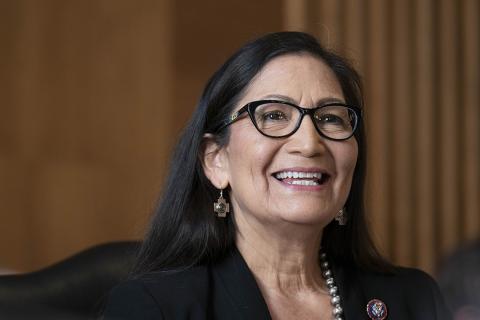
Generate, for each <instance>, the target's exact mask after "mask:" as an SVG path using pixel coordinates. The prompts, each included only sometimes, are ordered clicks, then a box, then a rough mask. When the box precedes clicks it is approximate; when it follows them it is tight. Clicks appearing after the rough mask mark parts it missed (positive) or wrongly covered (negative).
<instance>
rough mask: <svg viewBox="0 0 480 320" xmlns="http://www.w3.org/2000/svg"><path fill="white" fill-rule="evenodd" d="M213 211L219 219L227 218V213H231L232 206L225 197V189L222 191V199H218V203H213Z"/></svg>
mask: <svg viewBox="0 0 480 320" xmlns="http://www.w3.org/2000/svg"><path fill="white" fill-rule="evenodd" d="M213 211H214V212H215V213H216V214H217V217H219V218H225V217H226V216H227V212H230V204H229V203H228V202H227V200H225V198H224V197H223V189H220V197H218V200H217V202H214V203H213Z"/></svg>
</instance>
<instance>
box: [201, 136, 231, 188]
mask: <svg viewBox="0 0 480 320" xmlns="http://www.w3.org/2000/svg"><path fill="white" fill-rule="evenodd" d="M200 157H201V159H200V160H201V162H202V167H203V172H204V173H205V176H206V177H207V178H208V180H210V182H211V183H212V184H213V185H214V186H215V187H216V188H217V189H225V188H226V187H227V186H228V164H227V161H226V160H227V159H226V154H225V149H224V148H223V147H222V146H220V145H219V144H218V142H217V141H216V139H215V136H214V135H213V134H211V133H207V134H205V135H204V136H203V141H202V146H201V152H200Z"/></svg>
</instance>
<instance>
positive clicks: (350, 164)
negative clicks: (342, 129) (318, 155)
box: [335, 139, 358, 180]
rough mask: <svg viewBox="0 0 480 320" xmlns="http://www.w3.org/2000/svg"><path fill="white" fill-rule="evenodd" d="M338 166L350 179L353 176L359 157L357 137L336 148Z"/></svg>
mask: <svg viewBox="0 0 480 320" xmlns="http://www.w3.org/2000/svg"><path fill="white" fill-rule="evenodd" d="M336 154H337V156H336V157H335V158H336V162H337V168H339V169H340V170H341V171H342V175H345V177H346V178H348V179H349V180H350V179H351V178H352V177H353V172H354V171H355V166H356V164H357V158H358V144H357V141H356V140H355V139H352V141H348V143H347V144H345V145H341V146H339V148H338V149H337V150H336Z"/></svg>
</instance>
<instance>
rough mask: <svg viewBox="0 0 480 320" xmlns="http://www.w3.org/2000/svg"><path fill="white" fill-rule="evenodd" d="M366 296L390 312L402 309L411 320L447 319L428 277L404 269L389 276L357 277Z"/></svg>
mask: <svg viewBox="0 0 480 320" xmlns="http://www.w3.org/2000/svg"><path fill="white" fill-rule="evenodd" d="M357 276H358V278H359V279H358V280H359V281H360V283H361V286H362V288H363V291H364V293H365V294H366V296H369V297H371V298H372V299H373V298H379V299H380V300H382V301H383V300H384V302H385V303H386V304H387V306H388V305H390V306H392V309H393V308H394V307H398V306H402V305H403V306H406V307H407V308H406V309H407V310H409V312H411V315H409V317H410V318H411V319H417V317H418V319H451V317H450V312H449V310H448V308H447V307H446V304H445V302H444V299H443V297H442V294H441V292H440V289H439V287H438V285H437V283H436V281H435V280H434V278H433V277H432V276H431V275H429V274H428V273H426V272H424V271H422V270H419V269H415V268H406V267H395V268H393V269H392V270H391V271H390V272H371V271H360V272H358V273H357Z"/></svg>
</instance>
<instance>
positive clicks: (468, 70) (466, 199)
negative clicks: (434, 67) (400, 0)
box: [459, 0, 480, 240]
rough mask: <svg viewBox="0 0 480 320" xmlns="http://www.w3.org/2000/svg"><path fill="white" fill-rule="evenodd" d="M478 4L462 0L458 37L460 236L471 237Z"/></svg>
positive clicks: (475, 215)
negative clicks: (460, 110) (460, 126)
mask: <svg viewBox="0 0 480 320" xmlns="http://www.w3.org/2000/svg"><path fill="white" fill-rule="evenodd" d="M478 12H480V4H479V2H478V1H475V0H467V1H462V6H461V15H462V19H461V25H460V32H459V33H460V39H461V41H462V51H461V57H460V62H461V66H462V68H461V70H460V72H461V73H462V77H461V88H460V90H461V91H460V96H461V101H462V105H463V107H464V111H463V114H462V115H461V116H460V118H461V120H460V122H461V123H463V126H464V128H465V129H464V130H463V131H461V136H460V139H461V140H462V141H463V143H462V146H463V150H462V159H463V161H464V165H462V166H461V169H462V170H461V172H462V178H463V179H462V187H463V188H462V195H463V199H462V200H461V202H462V203H463V207H462V211H463V212H464V215H465V216H464V219H463V221H462V230H463V239H464V240H473V239H476V238H478V236H479V234H480V196H479V193H480V192H479V190H480V139H479V137H480V120H479V119H480V90H479V89H480V72H479V70H480V61H479V57H480V32H479V30H480V22H479V20H480V19H479V14H478Z"/></svg>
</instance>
